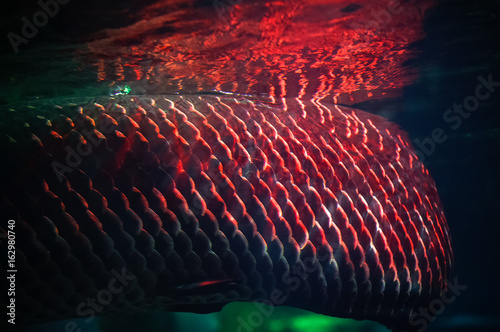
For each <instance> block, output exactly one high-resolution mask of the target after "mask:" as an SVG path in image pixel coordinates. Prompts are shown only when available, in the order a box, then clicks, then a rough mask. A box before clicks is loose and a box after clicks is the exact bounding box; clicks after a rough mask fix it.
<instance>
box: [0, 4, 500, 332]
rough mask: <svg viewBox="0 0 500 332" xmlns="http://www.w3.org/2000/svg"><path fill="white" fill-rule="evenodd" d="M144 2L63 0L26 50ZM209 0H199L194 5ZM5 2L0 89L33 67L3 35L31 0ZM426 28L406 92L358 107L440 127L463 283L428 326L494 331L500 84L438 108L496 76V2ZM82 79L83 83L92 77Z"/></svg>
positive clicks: (420, 126) (499, 16) (420, 127)
mask: <svg viewBox="0 0 500 332" xmlns="http://www.w3.org/2000/svg"><path fill="white" fill-rule="evenodd" d="M148 2H153V1H138V0H137V1H85V2H82V1H77V0H73V1H70V2H69V3H68V4H67V5H64V6H63V7H61V8H60V10H61V14H60V15H57V16H56V17H54V18H53V19H51V21H50V23H49V24H48V25H47V26H46V27H45V28H43V29H40V32H39V34H38V35H37V37H36V38H34V39H33V41H31V42H30V43H29V44H28V45H26V46H23V47H25V49H26V50H27V51H26V52H25V54H29V50H33V49H36V50H38V49H40V50H43V45H44V44H57V45H61V46H62V47H68V48H71V44H72V41H73V40H75V39H78V40H81V41H83V40H85V36H87V35H88V34H90V33H93V32H96V31H99V30H100V29H102V28H103V27H118V26H125V25H127V24H130V23H131V22H132V21H133V15H132V13H133V12H134V11H135V10H137V9H138V8H140V6H143V5H144V4H145V3H148ZM210 3H211V2H210V1H208V2H207V1H199V5H201V6H205V5H207V4H210ZM353 3H355V2H353ZM9 6H10V8H8V7H3V10H2V13H1V14H0V16H1V24H0V27H1V37H2V40H1V43H0V51H1V52H2V53H1V54H2V55H0V59H2V63H1V67H0V78H1V84H0V86H2V85H3V84H9V79H11V77H12V74H13V73H17V72H23V73H29V72H30V70H34V68H35V66H36V65H37V64H35V63H32V62H30V61H29V59H28V58H26V56H27V55H23V54H21V55H20V57H18V58H16V59H15V60H12V57H11V56H10V55H9V54H8V53H12V49H11V46H10V45H9V42H8V40H7V38H6V37H5V36H6V34H7V33H8V32H9V31H10V29H11V28H12V26H18V25H19V18H20V17H21V16H23V15H28V14H30V13H33V8H37V2H36V1H19V2H16V3H10V4H9ZM110 13H113V15H110ZM425 31H426V38H425V39H424V40H422V41H420V42H418V43H416V44H415V45H414V47H415V48H416V49H418V50H420V53H419V54H418V56H417V57H416V58H415V59H414V60H412V62H411V63H409V65H411V66H416V67H417V68H418V69H419V72H420V77H419V78H418V80H417V81H416V82H415V83H414V84H413V85H411V86H408V87H407V88H406V89H405V91H404V96H403V98H402V99H398V100H382V101H373V102H371V103H363V104H360V105H357V106H358V107H359V108H362V109H366V110H367V111H370V110H373V109H375V110H377V109H391V108H393V109H397V110H401V111H398V112H395V118H394V119H393V120H394V121H396V122H397V123H399V124H400V125H401V127H402V128H404V129H405V130H406V131H407V132H408V133H409V135H410V137H411V139H412V140H413V141H414V142H415V140H419V141H422V140H424V139H426V138H428V137H430V135H431V133H432V131H433V130H434V129H435V128H441V129H443V130H444V132H445V134H446V135H447V137H448V138H447V140H446V141H445V142H443V143H439V144H436V145H435V150H434V151H433V153H430V154H429V155H426V156H425V164H426V166H427V167H428V168H429V170H430V172H431V174H432V176H433V178H434V179H435V181H436V183H437V187H438V190H439V193H440V197H441V200H442V202H443V205H444V209H445V213H446V216H447V219H448V223H449V227H450V230H451V236H452V242H453V248H454V257H455V264H454V275H455V276H456V277H457V280H458V283H459V284H461V285H466V286H467V289H466V290H465V291H463V292H462V294H461V295H460V296H459V297H458V298H457V299H456V301H454V302H453V303H452V304H450V305H449V306H447V308H446V310H445V311H444V313H443V314H442V315H440V317H439V319H437V320H436V322H435V323H433V324H431V325H430V329H429V330H430V331H470V330H475V331H498V330H499V329H500V315H499V312H498V311H499V309H500V287H499V286H498V285H499V283H498V276H499V275H500V269H499V263H500V258H499V255H498V252H499V250H498V246H499V244H498V243H499V242H500V241H499V240H500V217H499V206H500V167H499V161H500V153H499V152H500V112H499V111H500V108H499V106H500V87H498V88H497V91H495V92H494V93H492V94H491V96H490V97H489V98H488V99H487V100H485V101H481V103H480V106H479V108H478V110H477V111H475V112H474V113H471V115H470V117H469V118H467V119H463V121H462V123H461V125H460V126H459V127H458V128H457V129H452V128H451V126H450V123H446V122H445V121H444V120H443V114H444V113H445V111H446V110H448V109H449V108H451V107H453V104H455V103H458V104H461V103H462V102H463V100H464V99H465V98H466V97H467V96H469V95H473V94H474V92H475V89H476V86H477V85H478V84H479V81H478V79H477V78H478V76H480V75H481V76H483V77H484V78H487V77H488V75H490V74H491V75H492V78H493V81H495V82H500V47H499V45H500V44H499V40H498V39H499V38H498V34H499V32H500V2H499V1H463V0H462V1H452V0H449V1H438V2H437V4H436V6H435V7H434V8H432V9H431V10H429V12H428V15H427V18H426V20H425ZM72 74H74V75H76V74H75V73H73V72H72ZM82 77H83V78H82V81H85V84H94V83H93V82H92V80H91V79H88V78H87V77H86V76H82ZM82 84H83V83H82ZM0 96H1V94H0ZM2 104H3V105H4V106H6V101H5V100H0V106H1V105H2ZM0 121H1V120H0Z"/></svg>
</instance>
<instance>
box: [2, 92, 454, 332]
mask: <svg viewBox="0 0 500 332" xmlns="http://www.w3.org/2000/svg"><path fill="white" fill-rule="evenodd" d="M100 102H101V103H102V104H103V105H105V106H106V108H104V107H102V106H100V105H98V104H94V103H88V104H85V105H82V106H83V110H84V113H83V114H81V113H78V112H73V113H71V115H72V118H73V121H72V120H70V119H69V118H66V117H64V116H59V117H57V118H56V119H54V121H53V122H52V125H51V124H50V123H49V124H47V123H45V124H43V125H40V123H37V122H36V121H34V120H32V121H31V123H32V125H31V127H30V129H31V131H30V130H29V129H27V128H26V129H25V131H24V132H21V133H17V134H16V135H17V136H15V140H16V141H17V142H16V143H14V142H13V141H12V140H11V141H10V142H9V143H8V148H7V151H11V152H12V156H11V158H12V160H15V162H14V163H11V164H10V165H11V166H10V168H9V170H8V173H7V174H8V176H6V177H5V179H6V180H7V181H6V185H5V186H4V188H3V189H4V190H3V191H2V202H1V205H2V211H6V213H5V215H6V216H7V217H8V218H12V219H14V220H16V223H17V228H16V231H17V238H18V243H17V264H18V266H17V270H18V271H19V273H18V280H17V285H16V287H17V295H16V297H17V303H18V306H17V313H18V317H19V318H18V320H19V322H21V323H23V324H28V323H36V322H42V321H48V320H57V319H63V318H71V317H79V316H82V315H84V314H83V313H82V312H83V311H82V308H87V307H85V306H84V304H85V303H87V302H86V301H87V299H88V298H89V297H90V298H96V296H98V294H99V292H100V291H101V293H102V290H106V289H108V288H109V287H110V286H109V285H110V280H113V278H117V277H116V273H125V274H126V275H130V276H133V277H130V278H131V280H129V281H128V282H127V285H126V287H124V288H123V290H121V291H120V292H117V293H116V294H115V293H113V295H112V301H110V303H106V305H103V306H102V309H101V310H100V312H99V313H100V314H105V313H109V312H120V313H122V312H131V311H138V310H143V309H147V308H154V307H162V308H165V309H167V310H173V311H175V310H180V311H193V312H212V311H217V310H220V309H221V307H222V306H223V305H224V304H226V303H229V302H232V301H265V302H266V303H268V304H272V305H289V306H295V307H299V308H303V309H307V310H310V311H314V312H317V313H321V314H326V315H330V316H338V317H352V318H356V319H371V320H376V321H379V322H381V323H383V324H385V325H387V326H389V327H390V328H393V329H395V330H398V329H406V330H412V329H415V328H414V327H412V326H411V324H410V321H409V319H410V316H411V314H412V313H414V312H416V311H417V310H418V309H419V308H420V307H425V306H428V304H429V303H430V301H432V300H433V299H436V298H439V297H440V296H442V294H444V293H445V292H446V291H447V286H446V281H447V280H448V278H449V277H450V269H451V261H452V252H451V246H450V239H449V235H448V226H447V224H446V220H445V217H444V214H443V211H442V207H441V203H440V201H439V198H438V195H437V191H436V187H435V184H434V182H433V180H432V179H431V177H430V175H429V173H428V171H427V170H426V169H425V167H424V166H423V164H422V163H421V162H420V161H419V160H418V159H417V157H416V155H415V153H414V151H413V150H412V147H411V145H410V143H409V141H408V139H407V138H406V134H405V133H404V132H403V131H401V130H400V129H399V128H397V126H396V125H394V124H392V123H390V122H388V121H387V120H385V119H383V118H381V117H379V116H376V115H372V114H368V113H365V112H363V111H360V110H355V109H351V108H347V107H342V106H338V105H328V104H324V103H322V102H321V101H318V100H313V101H303V100H302V101H297V100H286V99H285V100H283V102H284V103H283V104H281V105H276V104H271V103H268V102H264V101H261V100H259V99H258V98H251V97H242V96H238V95H184V96H164V97H155V98H154V99H146V98H142V97H130V96H128V97H117V98H114V99H102V100H100ZM116 105H121V106H120V107H118V106H116ZM141 112H142V113H141ZM14 113H15V114H17V113H16V112H14ZM15 116H17V115H15ZM92 117H93V119H92ZM132 118H135V119H136V120H137V122H135V121H134V120H132ZM38 119H40V118H38ZM28 121H29V120H28ZM29 122H30V121H29ZM38 122H40V121H38ZM33 134H36V135H38V137H36V136H33ZM70 151H72V152H70ZM71 153H73V155H71V156H70V154H71ZM75 153H76V157H75V155H74V154H75ZM72 158H73V159H75V160H72ZM13 165H14V167H12V166H13ZM8 218H4V219H3V220H8ZM2 223H4V221H3V222H2ZM2 232H6V225H3V226H2ZM2 269H4V270H6V267H5V266H2ZM78 308H79V309H78Z"/></svg>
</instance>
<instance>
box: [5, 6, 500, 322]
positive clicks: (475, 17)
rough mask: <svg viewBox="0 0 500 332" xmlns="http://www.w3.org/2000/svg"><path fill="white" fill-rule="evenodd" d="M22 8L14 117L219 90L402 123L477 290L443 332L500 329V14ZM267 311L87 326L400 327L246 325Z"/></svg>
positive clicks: (463, 299) (461, 300)
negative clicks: (39, 109) (112, 98)
mask: <svg viewBox="0 0 500 332" xmlns="http://www.w3.org/2000/svg"><path fill="white" fill-rule="evenodd" d="M61 2H64V1H61ZM15 6H16V8H11V9H8V10H5V11H4V12H3V13H2V16H3V18H2V21H1V28H2V35H3V36H5V37H3V38H2V44H1V46H0V47H1V48H0V50H1V56H0V59H1V62H2V66H1V69H0V73H1V78H2V80H1V82H0V106H1V111H0V112H4V111H6V110H7V109H8V108H10V107H13V108H16V107H17V106H18V105H19V104H23V103H26V102H28V103H29V104H32V105H40V104H62V103H65V102H68V101H82V100H85V99H86V98H88V97H92V96H96V95H109V94H113V93H118V92H125V91H126V90H127V89H128V88H130V92H129V93H130V94H162V93H175V92H184V93H190V92H209V91H214V90H219V91H231V92H238V93H244V94H252V95H261V96H262V97H263V98H273V99H275V100H279V99H280V98H284V97H302V98H325V100H330V101H332V100H333V101H335V102H337V103H341V104H347V105H352V106H355V107H358V108H361V109H364V110H366V111H370V112H374V113H378V114H381V115H383V116H385V117H388V118H390V119H391V120H393V121H395V122H397V123H399V124H400V125H401V127H402V128H404V129H405V130H406V131H407V132H408V133H409V134H410V137H411V139H412V141H413V142H414V145H415V147H416V148H417V150H419V154H420V156H421V158H422V159H424V161H425V164H426V165H427V167H428V168H429V170H430V172H431V174H432V175H433V177H434V179H435V181H436V183H437V186H438V190H439V193H440V197H441V199H442V202H443V205H444V208H445V213H446V216H447V218H448V223H449V225H450V229H451V235H452V240H453V247H454V254H455V267H454V272H455V274H454V275H455V276H456V278H457V279H456V282H457V283H458V284H460V285H465V286H467V288H466V289H465V290H463V291H460V293H459V294H457V296H456V298H455V299H454V300H453V301H452V303H451V304H449V305H448V306H447V307H446V309H445V310H444V311H443V312H442V313H441V314H440V315H438V316H437V319H436V321H435V322H434V323H432V324H431V325H430V327H429V330H430V331H470V330H475V331H498V330H499V328H500V319H499V314H498V310H499V309H500V305H499V299H500V290H499V287H498V286H497V280H496V279H497V276H498V275H499V272H500V269H499V267H498V266H499V263H500V259H499V258H498V254H497V253H498V249H497V248H498V245H497V242H498V238H499V236H500V218H499V217H498V212H497V211H498V208H497V205H498V202H499V201H500V190H499V188H500V176H499V171H500V167H499V166H498V165H499V163H498V161H499V159H500V158H499V150H500V149H499V147H500V144H499V143H500V140H499V138H500V122H499V121H500V116H499V106H500V91H498V90H500V83H495V82H500V70H499V69H500V49H499V47H498V42H497V40H496V38H495V37H496V35H497V33H498V31H500V29H499V28H500V24H499V23H500V18H499V15H500V2H498V1H400V2H391V1H383V0H378V1H368V0H367V1H362V0H360V1H355V2H349V1H327V0H323V1H319V0H318V1H305V0H304V1H245V0H233V1H229V0H227V1H212V0H207V1H202V0H199V1H152V0H149V1H138V0H135V1H107V2H104V1H86V2H77V1H76V0H74V1H70V2H68V3H67V4H59V5H58V8H56V7H54V6H53V7H51V8H49V11H50V10H52V13H53V17H50V15H47V16H46V17H47V20H46V21H47V22H46V24H41V23H44V22H43V17H42V16H39V17H38V19H39V20H41V21H38V23H39V27H35V28H36V29H35V30H37V31H36V32H35V31H34V30H33V31H29V29H28V30H25V31H23V25H24V24H25V23H24V21H23V19H22V18H23V17H26V18H27V20H28V21H30V22H31V23H33V19H34V16H33V15H36V13H37V12H39V11H40V10H42V9H41V7H40V5H39V4H38V3H37V1H21V2H19V3H18V4H17V5H15ZM30 32H31V33H30ZM9 33H10V35H9ZM12 33H13V34H16V36H18V37H13V34H12ZM23 33H24V35H23ZM9 36H10V40H9ZM13 38H14V39H13ZM15 38H24V39H22V41H21V39H15ZM13 40H14V41H13ZM13 45H14V46H13ZM16 47H17V50H16ZM16 51H17V52H16ZM485 81H486V82H487V81H490V82H493V83H490V84H487V86H485V83H484V82H485ZM495 84H496V85H495ZM480 85H482V86H483V88H478V86H480ZM478 89H479V90H478ZM478 91H479V92H478ZM476 101H477V102H476ZM460 107H462V111H459V109H460ZM453 109H456V110H457V111H456V112H454V111H453ZM449 110H450V111H449ZM0 121H2V120H1V118H0ZM252 312H255V307H252V304H245V305H239V304H235V305H230V306H228V307H226V308H225V309H224V310H223V311H222V312H221V313H216V314H211V315H194V314H165V313H162V314H155V315H149V316H134V317H130V318H128V317H120V318H113V317H110V318H106V319H102V320H100V321H98V320H94V321H92V322H91V323H90V324H89V323H87V322H84V321H82V320H80V321H77V322H78V327H79V328H81V329H82V331H115V330H122V331H125V330H130V331H137V330H139V329H141V330H144V331H197V330H201V329H203V330H207V331H222V330H223V331H237V330H238V329H239V330H240V331H304V330H314V331H385V329H384V328H383V327H381V326H379V325H377V324H370V323H365V322H361V323H360V322H354V321H351V320H338V319H330V318H325V317H324V316H319V315H312V314H308V313H304V312H301V311H297V310H292V309H278V308H276V309H275V310H274V311H273V312H272V314H270V315H269V317H267V315H264V314H262V317H265V319H264V322H263V323H262V324H256V325H258V326H256V327H253V326H249V327H245V326H243V327H242V325H241V324H240V323H239V321H238V320H237V317H239V316H240V317H246V316H245V315H247V316H248V315H250V314H251V313H252ZM65 326H66V322H62V323H59V324H58V325H50V326H48V325H47V326H40V327H38V328H30V329H28V330H32V331H42V330H44V328H45V329H46V330H47V331H48V330H51V331H64V328H65Z"/></svg>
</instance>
